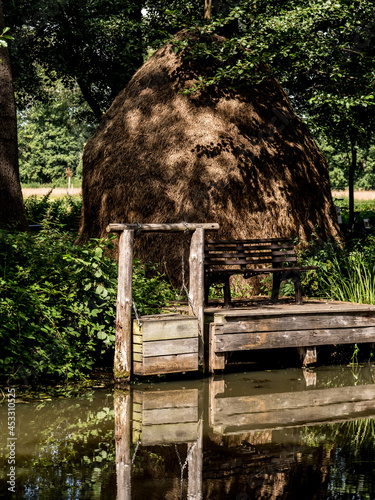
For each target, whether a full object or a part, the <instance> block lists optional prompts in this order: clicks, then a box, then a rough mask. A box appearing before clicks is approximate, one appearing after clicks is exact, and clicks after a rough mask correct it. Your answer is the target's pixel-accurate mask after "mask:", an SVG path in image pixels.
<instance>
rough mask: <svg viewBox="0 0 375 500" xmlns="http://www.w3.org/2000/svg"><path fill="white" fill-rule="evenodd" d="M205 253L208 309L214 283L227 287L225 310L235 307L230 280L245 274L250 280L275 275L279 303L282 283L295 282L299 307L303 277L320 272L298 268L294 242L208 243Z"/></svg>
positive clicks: (275, 293)
mask: <svg viewBox="0 0 375 500" xmlns="http://www.w3.org/2000/svg"><path fill="white" fill-rule="evenodd" d="M204 252H205V255H204V277H205V303H206V305H207V303H208V292H209V289H210V286H211V285H212V284H213V283H222V284H223V285H224V306H226V307H229V306H230V305H231V294H230V287H229V278H230V277H231V276H232V275H234V274H242V275H243V277H244V278H246V279H247V278H251V277H252V276H259V275H262V274H272V275H273V285H272V296H271V300H272V301H277V299H278V297H279V290H280V284H281V282H282V281H285V280H288V279H291V280H292V281H293V282H294V289H295V296H296V303H297V304H302V287H301V273H302V272H303V271H307V270H310V269H317V266H296V262H297V256H296V253H295V250H294V245H293V241H292V239H291V238H267V239H252V240H250V239H249V240H222V241H214V240H207V241H205V246H204ZM268 266H269V267H268Z"/></svg>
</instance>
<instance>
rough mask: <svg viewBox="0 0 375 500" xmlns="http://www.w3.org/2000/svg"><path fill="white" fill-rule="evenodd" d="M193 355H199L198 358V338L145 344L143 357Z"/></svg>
mask: <svg viewBox="0 0 375 500" xmlns="http://www.w3.org/2000/svg"><path fill="white" fill-rule="evenodd" d="M192 353H197V358H198V338H190V339H169V340H156V341H153V342H144V343H143V356H144V357H145V358H148V357H150V356H169V355H170V354H192Z"/></svg>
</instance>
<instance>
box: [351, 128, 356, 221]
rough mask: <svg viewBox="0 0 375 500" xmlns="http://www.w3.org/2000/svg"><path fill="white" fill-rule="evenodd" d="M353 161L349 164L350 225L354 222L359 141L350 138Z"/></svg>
mask: <svg viewBox="0 0 375 500" xmlns="http://www.w3.org/2000/svg"><path fill="white" fill-rule="evenodd" d="M350 149H351V162H350V165H349V227H352V225H353V223H354V174H355V169H356V166H357V141H356V139H355V138H354V136H352V137H351V138H350Z"/></svg>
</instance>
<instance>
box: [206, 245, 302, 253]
mask: <svg viewBox="0 0 375 500" xmlns="http://www.w3.org/2000/svg"><path fill="white" fill-rule="evenodd" d="M204 250H205V252H226V251H230V252H236V251H237V252H239V251H243V250H247V251H251V252H253V251H256V250H258V251H262V250H263V251H265V252H270V251H283V250H294V245H291V244H288V245H277V244H276V245H239V244H237V245H228V244H226V245H205V247H204Z"/></svg>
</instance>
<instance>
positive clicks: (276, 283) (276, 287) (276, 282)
mask: <svg viewBox="0 0 375 500" xmlns="http://www.w3.org/2000/svg"><path fill="white" fill-rule="evenodd" d="M280 284H281V276H280V274H279V273H274V275H273V279H272V295H271V300H272V302H277V299H278V298H279V291H280Z"/></svg>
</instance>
